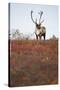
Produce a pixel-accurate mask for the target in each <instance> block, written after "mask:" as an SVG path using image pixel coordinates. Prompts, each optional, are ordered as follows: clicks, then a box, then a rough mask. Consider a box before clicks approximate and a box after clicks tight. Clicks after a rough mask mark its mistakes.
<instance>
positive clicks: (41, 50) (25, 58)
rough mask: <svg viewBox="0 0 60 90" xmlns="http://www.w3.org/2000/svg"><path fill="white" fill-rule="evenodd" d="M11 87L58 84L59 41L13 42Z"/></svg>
mask: <svg viewBox="0 0 60 90" xmlns="http://www.w3.org/2000/svg"><path fill="white" fill-rule="evenodd" d="M10 44H11V51H10V52H11V56H10V86H30V85H46V84H57V83H58V40H46V41H36V40H20V41H19V40H14V41H13V40H12V41H10Z"/></svg>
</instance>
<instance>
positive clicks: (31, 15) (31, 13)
mask: <svg viewBox="0 0 60 90" xmlns="http://www.w3.org/2000/svg"><path fill="white" fill-rule="evenodd" d="M32 13H33V11H32V10H31V19H32V21H33V23H35V24H36V23H37V19H36V21H34V19H33V17H32Z"/></svg>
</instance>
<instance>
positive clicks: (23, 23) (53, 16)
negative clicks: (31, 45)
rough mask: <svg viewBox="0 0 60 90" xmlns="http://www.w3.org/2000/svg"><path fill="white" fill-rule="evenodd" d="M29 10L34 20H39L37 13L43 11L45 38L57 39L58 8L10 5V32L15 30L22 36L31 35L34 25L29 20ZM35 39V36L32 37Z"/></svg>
mask: <svg viewBox="0 0 60 90" xmlns="http://www.w3.org/2000/svg"><path fill="white" fill-rule="evenodd" d="M31 10H33V11H34V13H33V17H34V20H35V19H36V18H37V19H38V20H39V15H38V12H39V11H43V15H42V20H44V22H43V24H42V26H45V27H46V38H47V39H48V38H50V37H52V35H55V36H56V37H58V6H54V5H40V4H20V3H11V7H10V32H13V30H15V29H19V31H20V32H21V33H23V34H32V33H33V32H34V31H35V25H34V23H33V22H32V20H31ZM32 37H33V38H35V35H33V36H32Z"/></svg>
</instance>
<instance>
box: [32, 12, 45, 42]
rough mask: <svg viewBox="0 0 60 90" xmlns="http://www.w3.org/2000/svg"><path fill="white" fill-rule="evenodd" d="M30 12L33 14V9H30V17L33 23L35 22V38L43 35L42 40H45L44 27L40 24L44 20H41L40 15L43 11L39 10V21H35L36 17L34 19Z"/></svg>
mask: <svg viewBox="0 0 60 90" xmlns="http://www.w3.org/2000/svg"><path fill="white" fill-rule="evenodd" d="M32 14H33V11H31V19H32V21H33V23H34V24H35V35H36V39H37V40H38V37H39V38H40V39H41V37H42V36H43V37H44V40H45V37H46V28H45V27H44V26H42V25H41V24H42V23H43V22H44V20H42V21H41V17H42V14H43V12H42V11H41V12H39V13H38V14H39V15H40V17H39V23H37V19H36V20H35V21H34V19H33V16H32Z"/></svg>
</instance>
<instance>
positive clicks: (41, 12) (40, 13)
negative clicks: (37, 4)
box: [38, 11, 44, 24]
mask: <svg viewBox="0 0 60 90" xmlns="http://www.w3.org/2000/svg"><path fill="white" fill-rule="evenodd" d="M38 14H39V15H40V18H39V24H41V23H42V22H43V21H44V20H43V21H41V17H42V14H43V11H40V12H38ZM40 21H41V22H40Z"/></svg>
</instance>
